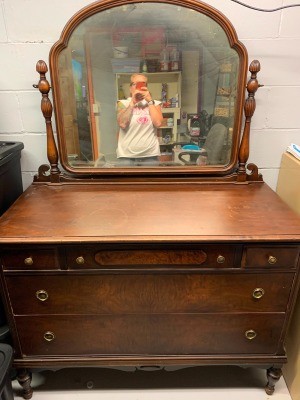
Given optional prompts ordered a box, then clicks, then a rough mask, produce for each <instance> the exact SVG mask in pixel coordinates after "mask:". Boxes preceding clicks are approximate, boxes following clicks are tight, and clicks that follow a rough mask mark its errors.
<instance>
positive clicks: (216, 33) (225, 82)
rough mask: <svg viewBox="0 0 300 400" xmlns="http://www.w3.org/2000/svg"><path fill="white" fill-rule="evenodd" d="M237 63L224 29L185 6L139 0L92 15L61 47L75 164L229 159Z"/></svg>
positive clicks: (70, 155) (69, 147)
mask: <svg viewBox="0 0 300 400" xmlns="http://www.w3.org/2000/svg"><path fill="white" fill-rule="evenodd" d="M239 63H240V61H239V55H238V53H237V52H236V50H235V49H233V48H231V47H230V44H229V41H228V38H227V35H226V33H225V31H224V30H223V28H222V27H221V26H220V25H219V24H218V23H217V22H216V21H215V20H213V19H212V18H210V17H209V16H207V15H205V14H202V13H199V12H197V11H195V10H191V9H189V8H186V7H179V6H177V5H173V4H163V3H133V4H128V5H123V6H116V7H113V8H110V9H107V10H104V11H102V12H98V13H96V14H94V15H92V16H90V17H89V18H87V19H85V20H84V21H83V22H81V23H80V24H79V25H78V26H77V27H76V28H75V29H74V31H73V32H72V35H71V37H70V39H69V42H68V46H67V47H66V48H64V49H63V50H62V51H61V52H60V53H59V56H58V82H59V90H60V105H59V110H57V115H58V117H59V118H60V120H61V126H62V128H63V132H64V136H63V139H62V138H60V140H61V141H62V140H63V141H64V142H63V147H64V148H65V150H66V153H67V156H66V157H67V164H68V165H69V166H70V167H72V168H87V167H88V168H91V167H94V168H100V169H102V168H118V167H122V168H124V167H125V168H139V167H141V166H142V167H151V168H152V167H163V166H169V167H174V168H176V167H181V168H182V167H183V166H186V165H188V166H191V165H194V166H198V167H199V168H205V167H207V166H211V165H217V166H226V165H227V164H228V163H229V162H230V160H231V157H232V138H233V132H235V130H236V126H235V123H236V116H237V113H238V107H237V103H238V101H237V96H238V93H237V82H238V80H239V70H240V68H239ZM133 74H138V75H134V76H132V75H133ZM139 81H141V82H144V83H143V86H142V87H143V89H139V90H138V89H137V85H136V83H137V82H139ZM138 92H139V94H140V98H139V97H136V95H137V93H138ZM128 98H129V99H128ZM130 98H131V100H130ZM133 100H134V101H133ZM138 100H139V101H138ZM151 100H153V101H154V104H152V101H151ZM149 101H150V104H148V103H149ZM122 113H123V115H122V118H123V119H125V120H126V118H127V120H126V121H125V125H124V126H123V128H122V127H121V128H120V124H121V119H120V115H121V114H122ZM125 113H127V114H125ZM124 114H125V116H124ZM122 121H123V120H122ZM123 122H124V121H123ZM123 122H122V123H123ZM60 136H62V135H61V134H60Z"/></svg>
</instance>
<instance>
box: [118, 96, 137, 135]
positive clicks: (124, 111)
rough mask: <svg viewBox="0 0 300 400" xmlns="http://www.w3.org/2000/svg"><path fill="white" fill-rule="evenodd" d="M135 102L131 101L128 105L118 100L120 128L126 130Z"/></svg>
mask: <svg viewBox="0 0 300 400" xmlns="http://www.w3.org/2000/svg"><path fill="white" fill-rule="evenodd" d="M133 108H134V104H133V102H132V101H131V102H130V103H129V105H128V106H127V107H125V106H124V104H123V103H121V102H120V101H118V103H117V121H118V124H119V126H120V128H122V129H124V130H126V129H127V128H128V126H129V124H130V121H131V118H132V112H133Z"/></svg>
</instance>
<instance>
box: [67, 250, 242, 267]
mask: <svg viewBox="0 0 300 400" xmlns="http://www.w3.org/2000/svg"><path fill="white" fill-rule="evenodd" d="M178 247H179V246H177V248H169V249H160V248H157V249H155V248H153V249H148V248H142V249H141V248H139V249H136V248H135V249H124V250H122V249H120V250H115V249H106V250H105V249H99V247H97V246H81V247H80V246H76V247H69V248H68V249H67V266H68V268H76V269H77V268H83V269H88V268H107V267H128V266H130V267H134V266H141V265H143V266H147V265H149V266H151V267H153V268H155V267H162V266H166V267H167V266H180V267H185V266H196V267H202V268H207V267H208V268H212V267H215V268H234V267H240V263H241V249H242V248H241V246H233V245H232V246H230V245H222V244H220V245H203V246H202V245H201V246H200V245H199V246H197V247H193V248H188V247H186V248H181V247H180V248H178Z"/></svg>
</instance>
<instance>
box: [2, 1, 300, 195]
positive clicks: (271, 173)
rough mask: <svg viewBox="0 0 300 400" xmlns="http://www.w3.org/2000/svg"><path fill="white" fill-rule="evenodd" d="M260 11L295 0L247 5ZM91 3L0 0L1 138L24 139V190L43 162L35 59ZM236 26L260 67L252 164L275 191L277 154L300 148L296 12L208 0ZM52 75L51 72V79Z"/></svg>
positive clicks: (43, 135)
mask: <svg viewBox="0 0 300 400" xmlns="http://www.w3.org/2000/svg"><path fill="white" fill-rule="evenodd" d="M244 1H245V2H247V3H248V4H250V5H252V6H256V7H260V8H270V7H272V8H275V7H279V6H282V5H286V4H296V3H297V2H299V1H298V0H272V1H270V0H244ZM91 3H92V2H91V1H90V0H64V1H61V0H52V1H51V2H43V1H40V0H0V71H1V72H0V140H11V141H21V142H23V143H24V146H25V149H24V150H23V151H22V159H21V166H22V177H23V186H24V189H26V187H28V186H29V185H30V183H31V182H32V179H33V175H34V174H35V173H36V172H37V169H38V167H39V165H41V164H44V163H48V161H47V156H46V133H45V124H44V119H43V117H42V114H41V112H40V99H41V96H40V93H39V92H38V91H37V90H36V89H34V88H33V87H32V85H33V84H34V83H37V81H38V74H37V73H36V71H35V65H36V62H37V60H39V59H44V60H45V61H47V62H48V54H49V50H50V48H51V46H52V44H53V43H54V42H55V41H56V40H57V39H58V37H59V35H60V33H61V31H62V29H63V27H64V25H65V23H66V22H67V21H68V20H69V18H70V17H72V15H73V14H74V13H75V12H77V11H78V10H79V9H80V8H82V7H84V6H86V5H88V4H91ZM207 3H208V4H210V5H212V6H214V7H216V8H217V9H219V10H220V11H221V12H223V14H225V15H226V16H227V17H228V18H229V20H230V21H231V22H232V24H233V25H234V27H235V29H236V31H237V34H238V37H239V39H240V41H241V42H243V43H244V44H245V46H246V48H247V49H248V52H249V62H250V61H251V60H253V59H258V60H259V61H260V62H261V67H262V69H261V72H260V73H259V81H260V83H261V84H263V85H264V87H262V88H260V89H259V91H258V92H257V94H256V100H257V109H256V112H255V114H254V117H253V122H252V135H251V145H250V150H251V152H250V158H249V162H254V163H255V164H257V165H258V167H259V169H260V172H261V173H262V174H263V176H264V180H265V181H266V182H267V183H268V184H269V185H270V186H271V187H272V189H273V190H276V183H277V177H278V171H279V167H280V160H281V156H282V153H283V152H284V151H285V149H286V147H287V146H288V145H289V144H290V143H291V142H296V143H300V101H299V99H300V23H299V21H300V7H298V8H290V9H285V10H282V11H278V12H275V13H262V12H257V11H253V10H250V9H247V8H244V7H242V6H240V5H238V4H236V3H233V2H231V1H230V0H207ZM48 78H49V74H48Z"/></svg>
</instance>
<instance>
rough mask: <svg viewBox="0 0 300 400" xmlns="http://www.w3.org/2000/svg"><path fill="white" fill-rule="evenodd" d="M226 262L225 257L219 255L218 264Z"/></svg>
mask: <svg viewBox="0 0 300 400" xmlns="http://www.w3.org/2000/svg"><path fill="white" fill-rule="evenodd" d="M224 262H225V257H224V256H221V255H219V256H218V257H217V263H218V264H223V263H224Z"/></svg>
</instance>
